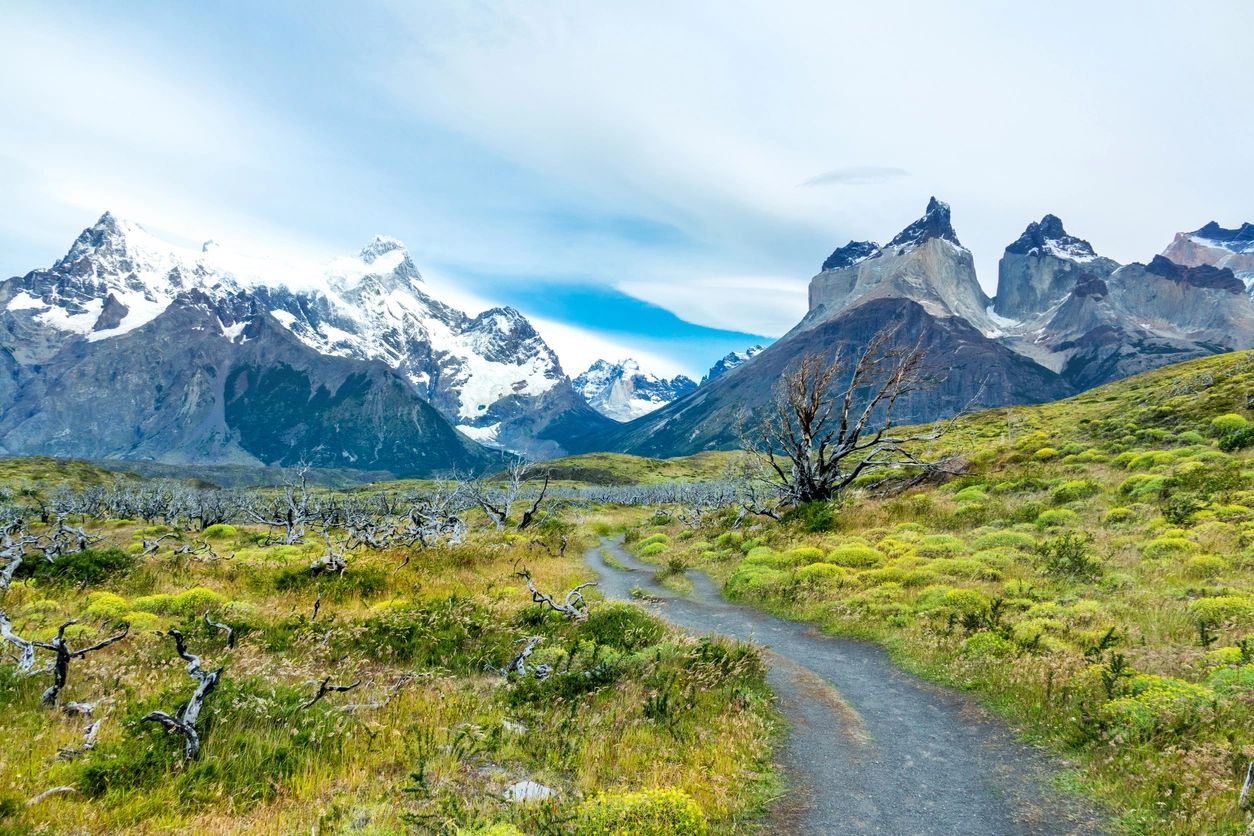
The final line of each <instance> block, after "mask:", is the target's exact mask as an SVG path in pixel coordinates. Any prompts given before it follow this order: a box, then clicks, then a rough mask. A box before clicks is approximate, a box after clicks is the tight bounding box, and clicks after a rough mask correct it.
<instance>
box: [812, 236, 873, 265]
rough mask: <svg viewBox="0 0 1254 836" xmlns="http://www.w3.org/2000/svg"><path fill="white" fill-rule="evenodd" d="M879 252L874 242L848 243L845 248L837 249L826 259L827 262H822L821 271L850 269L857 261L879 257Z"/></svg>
mask: <svg viewBox="0 0 1254 836" xmlns="http://www.w3.org/2000/svg"><path fill="white" fill-rule="evenodd" d="M879 252H880V247H879V244H876V243H875V242H874V241H850V242H849V243H848V244H846V245H845V246H843V247H838V248H837V249H836V250H835V251H834V252H833V253H832V254H831V255H829V256H828V257H827V261H824V262H823V269H824V270H837V269H839V268H841V267H850V266H852V265H854V264H857V263H858V262H859V261H865V260H866V259H868V258H872V257H874V256H876V255H879Z"/></svg>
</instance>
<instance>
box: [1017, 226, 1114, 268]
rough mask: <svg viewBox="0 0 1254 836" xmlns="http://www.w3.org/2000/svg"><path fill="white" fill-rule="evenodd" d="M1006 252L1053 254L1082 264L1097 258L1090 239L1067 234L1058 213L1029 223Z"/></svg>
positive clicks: (1037, 254) (1039, 254) (1036, 254)
mask: <svg viewBox="0 0 1254 836" xmlns="http://www.w3.org/2000/svg"><path fill="white" fill-rule="evenodd" d="M1006 252H1008V253H1014V254H1015V255H1032V256H1044V255H1052V256H1054V257H1055V258H1065V259H1069V260H1071V261H1075V262H1079V263H1082V264H1083V263H1087V262H1090V261H1093V260H1094V259H1096V258H1097V253H1096V252H1094V251H1093V246H1092V245H1091V244H1089V242H1088V241H1085V240H1084V239H1083V238H1077V237H1075V236H1074V235H1068V234H1067V230H1066V229H1065V228H1064V227H1063V225H1062V219H1061V218H1059V217H1058V216H1057V215H1046V216H1045V217H1043V218H1041V220H1040V221H1039V222H1036V221H1033V222H1032V223H1030V224H1028V225H1027V228H1026V229H1024V230H1023V234H1022V235H1020V236H1019V238H1018V239H1017V240H1016V241H1015V242H1014V243H1012V244H1011V245H1010V246H1008V247H1006Z"/></svg>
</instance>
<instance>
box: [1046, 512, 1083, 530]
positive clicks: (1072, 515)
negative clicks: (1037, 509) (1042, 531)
mask: <svg viewBox="0 0 1254 836" xmlns="http://www.w3.org/2000/svg"><path fill="white" fill-rule="evenodd" d="M1076 516H1077V515H1076V512H1075V511H1072V510H1071V509H1070V508H1050V509H1049V510H1048V511H1042V512H1041V513H1040V514H1038V515H1037V517H1036V526H1037V528H1058V527H1060V526H1064V525H1070V524H1071V523H1073V522H1075V519H1076Z"/></svg>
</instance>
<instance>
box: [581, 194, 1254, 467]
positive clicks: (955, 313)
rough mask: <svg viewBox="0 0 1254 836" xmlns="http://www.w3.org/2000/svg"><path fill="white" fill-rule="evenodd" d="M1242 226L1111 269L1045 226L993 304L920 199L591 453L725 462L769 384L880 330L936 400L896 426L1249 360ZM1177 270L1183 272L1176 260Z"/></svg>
mask: <svg viewBox="0 0 1254 836" xmlns="http://www.w3.org/2000/svg"><path fill="white" fill-rule="evenodd" d="M1252 237H1254V236H1252V235H1251V226H1250V225H1249V224H1246V225H1244V226H1242V227H1241V228H1240V229H1237V230H1227V229H1223V228H1221V227H1218V226H1217V225H1216V224H1214V223H1211V224H1207V225H1206V226H1204V227H1202V228H1201V229H1200V230H1198V231H1197V232H1193V233H1183V234H1182V235H1180V236H1177V238H1176V240H1175V241H1174V242H1173V243H1172V245H1171V246H1170V247H1168V250H1167V253H1168V256H1170V255H1173V254H1175V255H1176V256H1177V257H1178V258H1181V259H1182V261H1187V262H1190V263H1178V262H1177V261H1174V260H1172V259H1171V258H1169V257H1167V256H1162V255H1160V256H1155V257H1153V258H1152V259H1151V260H1150V261H1149V263H1144V264H1143V263H1133V264H1127V265H1120V264H1119V263H1117V262H1115V261H1114V260H1112V259H1109V258H1105V257H1102V256H1100V255H1099V254H1097V253H1096V252H1095V251H1094V250H1093V248H1092V246H1091V245H1090V244H1089V243H1088V242H1087V241H1085V240H1083V239H1081V238H1078V237H1075V236H1073V235H1070V234H1069V233H1067V231H1066V230H1065V228H1064V226H1063V223H1062V221H1061V220H1060V219H1058V218H1057V217H1055V216H1053V215H1046V216H1045V217H1044V218H1042V219H1041V220H1040V221H1039V222H1033V223H1030V224H1028V226H1027V228H1026V229H1025V230H1024V232H1023V234H1022V235H1021V236H1020V237H1019V238H1018V239H1016V240H1015V241H1013V242H1012V243H1011V244H1010V245H1009V246H1007V247H1006V251H1005V254H1004V255H1003V256H1002V258H1001V261H1000V263H999V269H998V284H997V294H996V296H995V297H994V298H992V299H990V298H989V297H988V296H987V295H986V294H985V293H984V291H983V289H982V288H981V286H980V284H979V282H978V280H977V279H976V274H975V265H974V261H973V259H972V256H971V252H970V251H969V250H967V249H966V248H965V247H964V246H963V245H962V243H961V241H960V240H959V238H958V235H957V232H956V230H955V229H954V226H953V222H952V214H951V210H950V207H949V206H948V205H947V204H945V203H942V202H941V201H938V200H937V199H936V198H932V199H931V200H930V201H929V202H928V205H927V207H926V209H925V210H924V213H923V215H922V217H920V218H919V219H918V220H916V221H914V222H913V223H911V224H909V225H908V226H907V227H906V228H905V229H903V230H902V231H901V232H899V233H898V234H897V235H895V236H894V237H893V238H892V239H890V240H889V242H888V243H887V244H885V245H882V246H881V245H880V244H877V243H875V242H873V241H851V242H849V243H848V244H846V245H844V246H843V247H840V248H838V249H836V250H835V251H834V252H833V253H832V254H831V255H830V256H829V257H828V258H827V259H826V260H825V261H824V262H823V264H822V268H821V270H820V272H819V273H818V274H817V275H815V276H814V277H813V278H812V279H811V280H810V286H809V310H808V312H807V313H806V315H805V317H804V318H803V319H802V320H801V322H800V323H798V324H797V325H796V327H794V328H793V329H792V330H791V331H789V332H788V333H787V334H785V335H784V336H783V337H781V338H780V339H779V340H778V341H777V342H775V343H773V344H772V345H771V346H770V347H768V348H766V349H765V350H763V351H762V352H760V353H759V354H757V355H756V356H754V357H753V358H752V359H751V360H749V361H747V362H744V363H742V364H740V365H739V366H738V367H737V368H734V369H732V370H731V371H729V372H728V373H726V374H723V375H720V376H718V377H716V378H715V379H713V380H709V381H707V382H704V383H703V384H702V385H701V386H699V387H698V388H697V389H696V390H695V391H693V392H692V393H690V394H688V395H686V396H684V397H682V398H679V399H677V400H675V401H674V402H672V403H670V404H668V405H667V406H665V407H663V408H661V409H658V410H657V411H655V412H653V413H650V414H649V415H647V416H645V417H643V418H640V419H638V420H636V421H633V422H631V423H629V424H627V425H625V426H623V427H621V428H619V429H618V430H616V431H614V432H612V433H611V434H610V435H609V436H607V437H603V438H602V440H601V443H602V444H603V445H605V446H606V447H608V448H610V449H613V450H621V451H624V452H633V453H639V454H644V455H655V456H670V455H681V454H688V453H694V452H698V451H701V450H708V449H719V448H727V447H733V446H735V445H736V444H738V443H739V442H740V435H741V433H742V432H745V431H746V430H748V429H749V425H750V424H751V423H752V420H753V413H754V412H755V410H756V409H757V408H758V407H760V405H762V404H764V403H766V402H767V401H768V400H769V399H770V397H771V392H772V389H773V387H774V383H775V381H776V380H778V379H779V377H780V375H782V374H784V373H785V372H786V371H787V370H788V369H789V368H791V367H792V366H794V365H795V364H796V362H797V361H798V360H799V358H801V357H802V356H804V355H806V354H810V353H821V354H824V355H826V356H833V355H834V354H836V353H837V352H843V353H844V354H845V355H847V356H848V355H853V354H856V353H858V352H860V351H861V350H862V349H864V348H865V347H866V345H867V344H868V342H869V341H870V340H871V339H872V338H873V337H874V336H875V335H876V334H878V333H879V332H880V331H882V330H883V329H885V328H888V327H891V328H895V329H896V339H897V340H899V341H901V342H903V343H908V344H910V345H916V344H917V345H919V346H920V347H922V348H923V349H924V350H925V351H926V353H927V355H928V358H929V363H930V365H931V367H932V368H931V376H932V377H933V378H934V379H935V383H934V385H933V386H931V387H929V388H927V389H925V390H922V391H917V392H913V393H911V394H910V395H909V396H908V397H906V398H905V399H904V400H903V401H902V402H900V403H899V404H898V405H897V418H898V421H899V422H923V421H930V420H935V419H937V418H941V417H945V416H948V415H952V414H954V413H955V412H957V411H959V410H962V409H968V408H978V407H991V406H1005V405H1011V404H1028V403H1039V402H1044V401H1048V400H1054V399H1057V398H1061V397H1065V396H1067V395H1070V394H1073V393H1075V392H1077V391H1081V390H1083V389H1088V388H1091V387H1093V386H1097V385H1099V384H1102V383H1105V382H1108V381H1111V380H1115V379H1118V378H1121V377H1125V376H1127V375H1130V374H1135V373H1137V372H1140V371H1145V370H1147V369H1151V368H1156V367H1158V366H1162V365H1165V364H1168V363H1174V362H1178V361H1181V360H1186V359H1189V358H1192V357H1198V356H1202V355H1206V354H1214V353H1218V352H1223V351H1229V350H1233V349H1239V348H1248V347H1250V346H1254V302H1252V301H1251V297H1250V295H1249V293H1248V292H1247V285H1248V284H1249V281H1248V279H1246V280H1245V281H1243V280H1242V278H1241V277H1238V276H1237V275H1236V274H1235V273H1234V269H1238V270H1241V271H1242V273H1243V275H1244V274H1245V273H1246V271H1247V268H1249V267H1250V262H1249V261H1248V260H1246V259H1247V258H1249V257H1250V254H1251V251H1252V249H1254V248H1252V247H1251V238H1252ZM1186 256H1187V257H1186Z"/></svg>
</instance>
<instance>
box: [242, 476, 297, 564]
mask: <svg viewBox="0 0 1254 836" xmlns="http://www.w3.org/2000/svg"><path fill="white" fill-rule="evenodd" d="M297 474H298V475H297V477H296V478H295V479H288V480H286V481H285V482H284V484H283V494H282V496H281V497H280V498H279V499H277V500H275V501H273V502H271V503H270V505H269V506H268V507H266V508H262V509H256V508H250V509H249V511H248V516H249V517H250V518H251V519H252V520H253V521H254V522H257V523H260V524H262V525H264V526H267V527H269V528H271V529H275V528H281V529H283V536H282V537H281V538H279V542H280V543H282V544H283V545H285V546H291V545H294V544H296V543H300V542H303V541H304V539H305V524H306V522H308V520H309V519H310V517H311V513H310V495H309V466H308V465H301V466H300V468H299V470H298V471H297ZM267 539H269V538H267Z"/></svg>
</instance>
